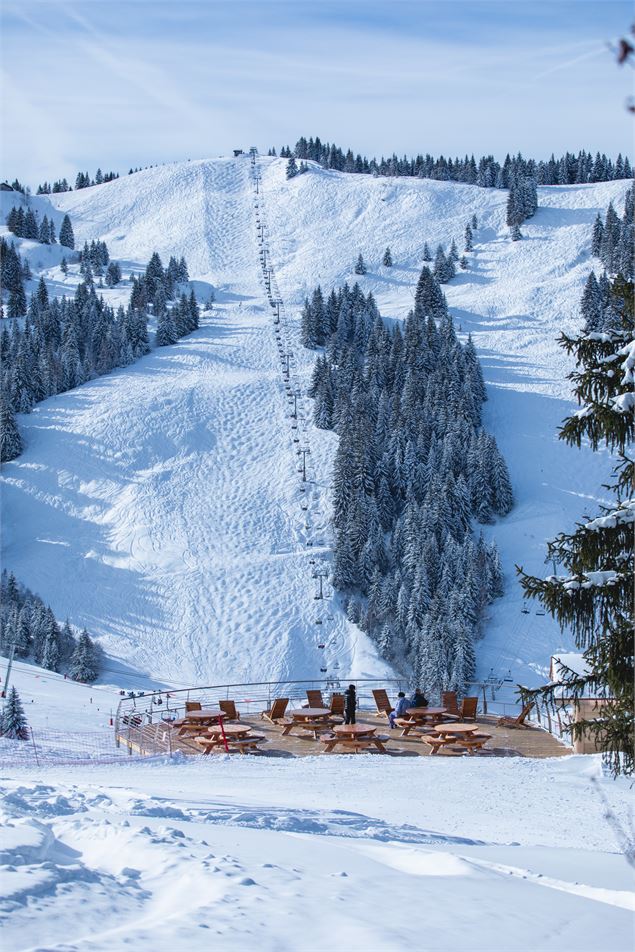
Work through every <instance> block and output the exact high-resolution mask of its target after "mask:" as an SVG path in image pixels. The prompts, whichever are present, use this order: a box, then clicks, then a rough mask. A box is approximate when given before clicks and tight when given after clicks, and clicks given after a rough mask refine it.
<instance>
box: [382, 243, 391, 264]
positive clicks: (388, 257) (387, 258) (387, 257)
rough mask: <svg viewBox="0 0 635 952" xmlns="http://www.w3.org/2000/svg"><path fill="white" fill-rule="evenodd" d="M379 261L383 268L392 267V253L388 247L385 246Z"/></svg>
mask: <svg viewBox="0 0 635 952" xmlns="http://www.w3.org/2000/svg"><path fill="white" fill-rule="evenodd" d="M381 263H382V264H383V266H384V267H385V268H392V254H391V252H390V248H386V250H385V251H384V257H383V258H382V259H381Z"/></svg>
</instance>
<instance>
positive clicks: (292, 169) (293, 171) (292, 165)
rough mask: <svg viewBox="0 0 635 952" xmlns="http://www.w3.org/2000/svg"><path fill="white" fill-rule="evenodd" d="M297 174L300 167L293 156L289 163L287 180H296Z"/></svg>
mask: <svg viewBox="0 0 635 952" xmlns="http://www.w3.org/2000/svg"><path fill="white" fill-rule="evenodd" d="M297 174H298V165H297V162H296V160H295V156H294V155H292V156H290V157H289V161H288V162H287V178H288V179H291V178H295V177H296V175H297Z"/></svg>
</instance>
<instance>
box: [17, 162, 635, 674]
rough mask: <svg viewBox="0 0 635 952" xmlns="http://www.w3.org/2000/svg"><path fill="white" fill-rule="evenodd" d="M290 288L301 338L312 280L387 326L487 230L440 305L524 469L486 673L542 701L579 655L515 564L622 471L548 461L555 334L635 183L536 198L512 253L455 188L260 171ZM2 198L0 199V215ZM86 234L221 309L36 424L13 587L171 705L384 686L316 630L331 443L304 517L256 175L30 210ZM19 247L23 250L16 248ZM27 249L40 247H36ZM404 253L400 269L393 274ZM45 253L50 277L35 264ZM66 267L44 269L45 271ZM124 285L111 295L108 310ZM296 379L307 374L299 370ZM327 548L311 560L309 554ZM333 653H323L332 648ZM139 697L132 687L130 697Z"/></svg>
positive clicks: (371, 666) (377, 665)
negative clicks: (598, 222)
mask: <svg viewBox="0 0 635 952" xmlns="http://www.w3.org/2000/svg"><path fill="white" fill-rule="evenodd" d="M259 163H260V167H261V169H262V170H263V178H264V204H265V209H266V215H267V223H268V226H269V234H268V237H269V239H270V244H271V249H272V252H273V262H274V265H275V267H276V273H277V278H278V283H279V285H280V289H281V291H282V295H283V297H284V299H285V301H286V302H287V305H288V312H289V314H290V316H291V318H292V319H296V318H297V316H298V310H299V306H300V304H301V301H302V298H303V296H304V294H305V293H306V292H307V291H309V290H311V289H312V288H313V287H314V286H315V284H316V283H317V282H318V281H319V282H321V283H322V285H323V287H325V288H329V287H330V286H332V285H333V284H335V285H337V284H339V283H341V282H342V281H344V280H349V281H352V280H354V275H353V273H352V267H353V264H354V261H355V258H356V256H357V253H358V251H360V250H361V251H362V252H363V253H364V256H365V258H366V260H367V264H368V265H369V274H368V275H367V276H365V277H364V278H363V279H362V280H361V283H362V285H363V287H364V289H365V290H371V289H372V290H373V292H374V293H375V294H376V296H377V299H378V302H379V305H380V308H381V310H382V312H383V313H384V314H386V316H388V317H394V318H399V317H402V316H404V315H405V313H406V312H407V310H408V308H409V307H410V306H411V304H412V297H413V291H414V286H415V283H416V279H417V276H418V273H419V270H420V266H421V251H422V248H423V243H424V241H428V243H429V245H430V247H431V249H432V250H433V251H434V247H435V245H436V243H437V242H438V241H443V242H446V243H448V242H449V241H450V240H451V239H452V238H453V237H454V238H455V239H456V240H457V244H458V246H459V248H460V249H462V237H463V231H464V227H465V223H466V222H467V220H468V219H469V218H470V217H471V215H472V214H473V213H476V214H477V216H478V218H479V229H478V231H477V232H476V245H475V248H476V250H475V252H474V254H473V255H471V256H470V261H471V268H470V271H469V272H468V273H467V274H462V273H461V274H459V276H457V278H456V279H455V280H454V281H453V282H452V283H451V284H450V285H448V286H447V287H446V291H447V294H448V299H449V302H450V305H451V308H452V310H453V313H454V314H455V319H456V322H457V326H460V328H461V330H462V331H463V332H467V331H471V332H472V334H473V335H474V339H475V342H476V345H477V348H478V350H479V354H480V355H481V359H482V361H483V365H484V370H485V376H486V379H487V382H488V391H489V396H490V400H489V403H488V404H487V405H486V410H485V423H486V425H487V427H488V428H489V429H490V431H492V432H493V433H494V434H495V436H496V438H497V440H498V442H499V445H500V446H501V449H502V450H503V452H504V453H505V456H506V458H507V460H508V462H509V466H510V470H511V475H512V482H513V485H514V490H515V493H516V499H517V505H516V508H515V509H514V511H513V512H512V514H511V515H510V516H509V517H508V518H507V519H505V520H503V521H501V522H500V523H499V524H497V525H496V526H494V527H492V528H488V529H487V530H486V535H488V536H490V537H493V538H495V539H496V541H497V543H498V545H499V547H500V549H501V553H502V557H503V562H504V568H505V572H506V576H507V593H506V596H505V597H504V598H503V599H502V600H499V601H498V602H497V603H496V604H495V605H494V606H492V609H491V612H490V618H489V620H488V623H487V625H486V637H485V640H484V641H483V642H482V643H481V644H480V645H479V646H478V663H479V671H480V673H481V674H482V675H484V676H485V675H487V674H488V672H489V670H490V668H493V669H494V671H495V673H496V674H500V675H503V674H505V673H506V672H507V671H508V669H509V670H510V671H511V678H512V681H513V682H517V681H521V682H525V683H536V681H537V680H538V679H540V678H542V677H544V675H545V673H546V671H547V668H548V664H549V658H550V656H551V654H553V653H554V652H555V651H556V650H557V649H570V648H571V645H570V643H569V642H568V640H567V639H566V637H563V636H561V635H560V633H559V631H558V629H557V627H556V626H555V625H554V623H553V622H552V621H551V619H550V618H546V617H543V616H538V615H536V614H535V607H534V606H532V607H531V613H530V614H529V615H525V614H522V613H521V607H522V601H521V596H520V589H519V586H518V584H517V582H516V579H515V571H514V565H515V564H522V565H524V566H525V567H526V568H527V569H528V570H530V571H533V572H539V573H542V572H545V573H546V572H547V570H548V569H547V568H546V567H545V566H544V565H543V558H544V544H545V540H546V539H547V538H549V537H551V536H553V535H554V534H555V533H556V532H557V531H558V530H559V529H561V528H564V527H566V526H567V525H572V524H573V523H574V522H575V520H576V519H577V518H579V517H580V516H581V514H582V513H583V512H584V511H585V510H586V509H591V510H593V509H594V508H595V505H596V500H597V499H598V497H599V496H601V492H602V489H601V487H602V483H603V482H604V481H605V480H606V475H607V472H608V460H606V459H604V458H602V456H601V455H594V454H591V453H588V452H587V451H584V450H583V451H577V450H570V449H568V448H566V447H565V446H564V445H562V444H561V443H560V442H559V441H558V440H557V439H556V430H557V426H558V424H559V422H560V421H561V420H562V418H563V417H564V416H565V414H566V413H567V412H568V411H569V410H570V408H571V404H570V401H569V399H568V396H567V395H568V383H567V382H566V380H565V374H566V371H567V370H568V369H570V367H569V364H568V362H567V359H566V358H565V356H564V355H563V353H562V351H561V350H560V349H559V348H558V346H557V343H556V337H557V334H558V333H559V331H560V330H562V329H565V330H568V331H573V330H575V329H576V327H577V326H578V323H579V319H578V314H577V307H578V301H579V297H580V294H581V290H582V287H583V284H584V280H585V277H586V274H587V273H588V271H589V269H590V267H591V265H592V263H593V262H592V260H591V258H590V227H591V224H592V222H593V219H594V217H595V214H596V213H597V211H598V210H601V209H602V210H603V209H604V208H605V207H606V205H607V204H608V202H609V200H611V199H613V200H615V202H616V204H617V206H618V208H619V207H620V206H621V200H622V196H623V194H624V192H625V190H626V188H627V183H625V182H611V183H606V184H600V185H591V186H569V187H563V188H559V187H553V188H543V189H540V190H539V203H540V208H539V210H538V212H537V214H536V216H535V218H534V219H532V220H531V222H527V223H525V225H524V226H523V234H524V236H525V237H524V240H523V241H521V242H517V243H512V242H510V241H509V239H508V237H507V229H506V227H505V225H504V203H505V195H504V194H503V193H501V192H498V191H495V190H484V189H478V188H476V187H472V186H464V185H456V184H453V183H444V182H432V181H427V180H414V179H394V180H385V179H373V178H372V177H368V176H347V175H342V174H339V173H334V172H325V171H323V170H321V169H318V168H317V167H314V166H311V169H310V171H309V172H308V173H307V174H306V175H303V176H299V177H298V178H297V179H294V180H292V181H291V182H288V181H287V180H286V179H285V175H284V169H285V163H284V161H280V160H270V159H260V160H259ZM10 200H11V196H8V197H7V196H5V197H3V202H5V203H6V202H7V201H10ZM34 201H38V202H40V203H42V208H43V209H44V206H46V207H47V208H49V211H50V207H51V206H50V203H53V204H54V205H55V207H56V213H55V214H56V216H57V218H56V220H57V221H58V224H59V219H61V216H62V215H63V213H64V212H65V211H68V212H69V214H70V215H71V219H72V222H73V227H74V230H75V237H76V244H77V246H78V247H79V246H81V245H82V244H83V242H84V241H85V240H91V239H94V238H100V239H104V240H106V241H107V243H108V246H109V248H110V251H111V254H112V255H113V257H115V258H118V259H120V260H122V262H123V270H124V275H126V274H128V273H129V270H131V271H133V270H138V269H139V268H141V267H143V266H144V264H145V263H146V261H147V260H148V258H149V257H150V255H151V253H152V252H153V251H154V250H157V251H159V253H160V254H161V256H162V257H163V258H164V260H167V258H168V257H169V255H170V254H174V255H176V256H177V257H178V256H180V255H185V257H186V258H187V261H188V264H189V266H190V273H191V277H192V278H194V279H196V281H197V282H198V287H199V289H200V290H201V291H202V294H203V296H204V294H205V289H206V288H207V289H209V287H210V286H214V287H215V288H216V289H217V299H218V304H217V306H216V307H215V310H214V313H213V315H212V317H211V319H208V320H205V321H204V322H203V326H202V327H201V329H200V330H199V331H198V332H197V333H195V334H194V335H192V336H191V337H190V338H188V339H187V340H183V341H181V342H179V344H177V345H176V346H174V347H172V348H170V349H166V350H163V351H161V352H156V353H153V354H151V355H150V356H149V357H147V358H145V359H144V360H142V361H140V362H139V363H137V364H135V365H134V366H133V367H131V368H128V369H126V370H122V371H119V372H116V373H114V374H112V375H110V376H109V377H106V378H101V379H100V380H97V381H94V382H92V383H89V384H86V385H85V386H83V387H81V388H79V389H78V390H76V391H73V392H72V393H69V394H65V395H62V396H59V397H56V398H54V399H51V400H48V401H46V402H45V403H43V404H40V405H39V406H38V407H37V408H36V410H35V411H34V413H33V414H31V415H30V416H29V417H25V418H23V419H22V420H21V426H22V428H23V432H24V435H25V441H26V450H25V452H24V454H23V455H22V456H21V457H20V459H19V460H17V461H16V462H15V463H12V464H8V465H6V466H5V467H3V495H4V546H5V548H4V564H5V565H6V566H7V567H8V568H10V569H12V570H13V571H14V572H15V573H16V575H17V576H18V577H19V578H20V579H21V580H22V581H23V582H25V583H26V584H27V585H29V587H31V588H32V589H33V590H35V591H37V592H38V593H39V594H40V595H41V596H42V597H43V598H44V599H45V600H46V601H48V602H50V603H51V604H52V606H53V608H54V609H55V611H56V613H57V614H58V616H59V617H61V618H64V617H66V616H67V615H68V616H69V617H71V619H72V620H73V621H74V622H75V623H76V624H79V625H83V624H86V625H87V626H88V628H89V629H90V630H91V632H93V633H95V634H97V635H98V636H99V637H100V639H101V641H102V643H103V645H104V647H105V648H106V649H107V651H108V652H109V653H110V654H111V655H112V656H113V658H114V659H117V660H116V661H115V660H111V661H110V662H109V663H110V665H111V666H113V665H116V664H117V663H121V664H123V665H124V666H129V667H131V668H132V669H136V670H137V671H138V672H139V675H140V676H141V675H142V674H143V675H147V676H148V677H150V678H154V679H156V680H159V681H165V682H168V683H171V684H176V683H190V682H192V681H204V682H206V683H214V682H223V681H240V680H248V679H257V680H260V679H277V678H288V677H299V678H302V677H316V676H319V674H320V667H322V666H324V665H326V666H327V667H328V670H329V674H331V673H333V674H337V673H340V674H342V675H344V676H346V675H348V674H356V675H363V674H370V675H380V674H381V673H382V672H383V671H386V670H387V669H386V667H385V666H384V665H383V664H382V663H381V662H380V661H379V659H377V657H376V655H375V653H374V651H373V649H372V646H370V644H369V642H368V640H367V639H366V638H365V637H364V636H362V635H361V634H360V633H359V632H358V631H357V630H356V629H355V628H353V627H352V626H350V625H348V624H347V622H346V621H345V620H344V619H343V617H342V615H341V613H340V611H339V609H338V608H337V606H336V605H333V604H332V603H329V607H328V609H327V610H326V611H325V612H324V613H322V616H321V620H322V621H323V622H324V627H323V628H322V629H321V630H319V629H318V628H317V627H316V624H315V622H316V620H318V616H317V615H316V603H315V602H314V601H313V595H314V593H315V590H316V587H315V582H314V581H313V579H312V578H311V572H312V568H311V566H310V564H309V560H310V557H311V556H312V555H313V552H315V551H318V555H319V553H320V551H322V549H323V546H322V543H328V541H329V538H328V535H329V534H328V524H327V516H328V479H329V472H330V465H331V461H332V458H333V453H334V449H335V445H336V440H335V437H334V435H333V434H331V433H323V432H322V431H313V432H312V433H311V434H310V440H311V447H312V455H311V457H310V459H309V462H310V477H311V479H313V480H315V482H314V483H313V484H311V486H310V493H309V503H310V505H309V510H308V511H307V512H304V511H303V510H302V508H301V505H302V497H301V496H300V494H299V492H298V488H299V487H298V479H299V477H298V474H297V465H296V464H297V458H296V456H295V455H294V452H293V451H294V444H293V443H292V442H291V439H292V431H291V429H290V421H289V419H288V413H289V406H288V404H287V402H286V401H285V399H284V390H283V385H282V377H281V374H280V362H279V359H278V354H277V350H276V348H275V344H274V336H273V330H272V326H271V317H270V310H269V309H268V307H266V305H265V298H264V292H263V289H262V287H261V284H260V283H259V281H260V279H259V274H258V256H257V246H256V241H255V220H254V209H253V198H252V193H251V188H250V183H249V160H248V159H247V158H246V157H243V158H240V159H238V160H230V159H215V160H205V161H196V162H187V163H180V164H174V165H168V166H162V167H158V168H154V169H149V170H146V171H144V172H140V173H136V174H134V175H131V176H124V177H123V178H121V179H118V180H116V181H114V182H110V183H108V184H106V185H102V186H97V187H94V188H89V189H84V190H81V191H79V192H70V193H65V194H58V195H52V196H50V197H47V198H42V199H37V200H34ZM19 244H21V246H24V245H26V244H27V243H24V242H19ZM29 244H30V245H33V244H34V243H29ZM387 244H389V245H390V247H391V249H392V252H393V258H394V261H395V267H393V268H392V269H387V268H382V267H381V266H380V265H379V261H380V259H381V255H382V253H383V249H384V247H385V246H386V245H387ZM38 247H39V248H40V249H41V248H42V246H36V247H35V248H33V249H31V250H30V251H29V256H30V260H31V262H32V266H33V265H34V264H38V263H39V264H41V265H42V267H43V270H44V273H45V276H46V277H47V278H49V279H50V280H51V288H52V290H53V291H54V292H55V293H63V292H64V291H66V292H67V293H68V291H69V290H70V291H71V292H72V290H73V287H74V285H75V283H76V281H77V275H76V273H72V274H71V275H69V277H68V278H67V279H65V280H63V279H62V275H61V273H60V271H59V267H57V265H58V261H57V258H58V257H59V253H60V249H59V248H56V249H45V250H44V251H43V252H41V254H40V252H39V251H38ZM36 254H40V257H42V260H41V261H40V260H39V259H38V261H35V259H34V257H33V256H34V255H36ZM45 255H50V256H53V258H54V260H53V261H52V263H51V265H50V267H48V268H47V267H46V264H47V262H46V261H45V260H44V258H43V256H45ZM127 293H128V292H127V290H126V287H125V285H123V286H121V287H120V288H118V289H116V290H114V291H112V292H106V296H107V297H109V299H111V300H112V301H113V302H116V301H119V300H121V299H122V298H124V297H125V296H126V294H127ZM295 350H296V356H297V359H298V361H299V365H300V366H299V371H300V373H304V374H305V375H306V374H308V372H309V369H310V366H311V362H312V359H313V358H312V355H311V354H309V353H308V352H302V351H301V350H300V349H299V348H295ZM310 541H312V542H313V543H314V544H315V546H316V548H315V549H313V552H311V551H310V547H309V546H307V542H310ZM318 643H327V645H328V647H327V649H318V647H317V645H318ZM139 680H141V677H140V678H139Z"/></svg>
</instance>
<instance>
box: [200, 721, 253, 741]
mask: <svg viewBox="0 0 635 952" xmlns="http://www.w3.org/2000/svg"><path fill="white" fill-rule="evenodd" d="M223 731H224V732H225V737H233V738H236V737H247V735H248V734H249V733H250V731H251V727H249V726H248V725H245V724H223V726H222V728H221V726H220V724H213V725H212V727H208V728H207V733H208V734H209V736H210V737H220V738H221V739H222V736H223Z"/></svg>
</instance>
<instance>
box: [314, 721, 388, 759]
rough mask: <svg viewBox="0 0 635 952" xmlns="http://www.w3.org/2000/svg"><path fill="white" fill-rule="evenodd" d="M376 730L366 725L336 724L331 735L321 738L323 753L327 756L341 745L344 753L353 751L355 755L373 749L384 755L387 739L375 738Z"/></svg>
mask: <svg viewBox="0 0 635 952" xmlns="http://www.w3.org/2000/svg"><path fill="white" fill-rule="evenodd" d="M376 729H377V728H375V727H369V726H368V725H366V724H337V725H336V726H335V727H334V728H333V732H332V733H331V734H329V735H327V736H325V737H322V743H323V744H324V750H323V753H325V754H327V753H329V752H330V751H332V750H334V749H335V747H337V745H338V744H341V746H342V747H343V748H344V750H345V751H346V750H348V751H353V752H354V753H356V754H358V753H359V752H360V751H362V750H372V749H373V748H375V749H376V750H378V751H379V752H380V753H382V754H385V753H386V748H385V747H384V744H385V742H386V741H387V740H388V738H387V737H377V736H375V731H376Z"/></svg>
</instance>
